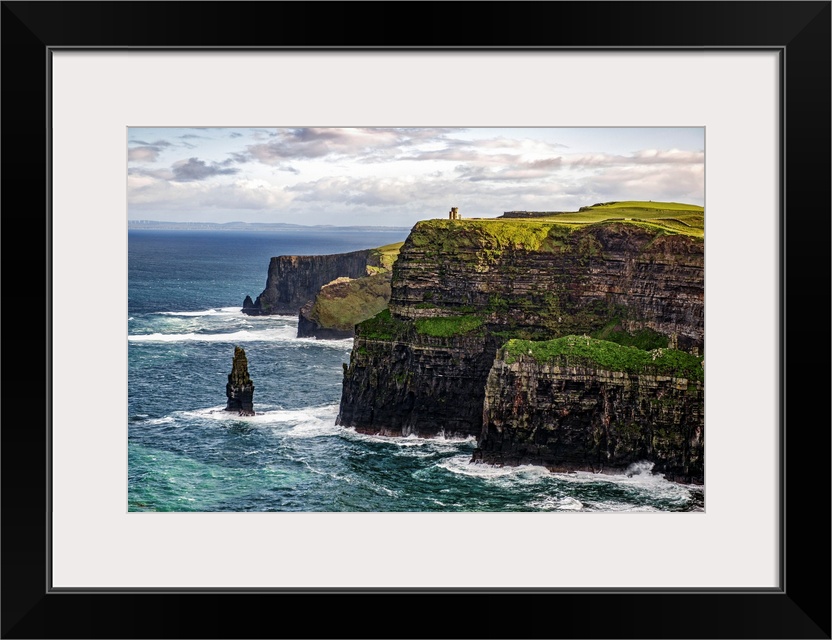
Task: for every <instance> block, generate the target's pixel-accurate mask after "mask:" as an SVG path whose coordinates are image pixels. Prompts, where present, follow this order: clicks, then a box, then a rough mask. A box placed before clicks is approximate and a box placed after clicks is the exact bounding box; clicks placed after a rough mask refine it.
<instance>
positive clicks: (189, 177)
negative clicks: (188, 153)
mask: <svg viewBox="0 0 832 640" xmlns="http://www.w3.org/2000/svg"><path fill="white" fill-rule="evenodd" d="M231 162H232V160H230V159H229V160H226V161H224V162H212V163H211V164H210V165H209V164H207V163H206V162H205V161H204V160H200V159H199V158H188V159H187V160H179V161H178V162H174V163H173V166H172V167H171V170H172V171H173V178H172V179H173V180H175V181H177V182H192V181H194V180H206V179H207V178H212V177H214V176H224V175H232V174H235V173H237V172H239V169H235V168H233V167H229V166H228V165H229V164H230V163H231Z"/></svg>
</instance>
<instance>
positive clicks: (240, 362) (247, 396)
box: [225, 347, 254, 416]
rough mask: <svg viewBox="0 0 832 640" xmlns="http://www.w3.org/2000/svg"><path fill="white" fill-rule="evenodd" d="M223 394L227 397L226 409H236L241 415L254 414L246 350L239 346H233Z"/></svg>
mask: <svg viewBox="0 0 832 640" xmlns="http://www.w3.org/2000/svg"><path fill="white" fill-rule="evenodd" d="M225 395H226V396H227V397H228V403H227V404H226V407H225V410H226V411H236V412H237V413H238V414H240V415H241V416H253V415H254V383H253V382H252V381H251V378H250V377H249V374H248V359H247V358H246V352H245V351H244V350H243V349H241V348H240V347H234V359H233V360H232V362H231V373H229V374H228V383H227V384H226V385H225Z"/></svg>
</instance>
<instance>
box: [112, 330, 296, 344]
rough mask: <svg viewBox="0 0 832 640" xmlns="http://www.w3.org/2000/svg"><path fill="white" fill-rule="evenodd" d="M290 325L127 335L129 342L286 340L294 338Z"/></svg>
mask: <svg viewBox="0 0 832 640" xmlns="http://www.w3.org/2000/svg"><path fill="white" fill-rule="evenodd" d="M294 332H295V330H294V329H293V328H291V327H278V328H274V329H263V330H259V331H250V330H245V329H244V330H242V331H233V332H230V333H193V332H191V333H144V334H133V335H129V336H127V339H128V340H129V341H130V342H233V343H238V342H288V341H291V340H294V339H296V338H295V337H294V336H293V335H292V334H294Z"/></svg>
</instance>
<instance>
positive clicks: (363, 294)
mask: <svg viewBox="0 0 832 640" xmlns="http://www.w3.org/2000/svg"><path fill="white" fill-rule="evenodd" d="M389 300H390V275H389V273H387V272H384V273H380V274H378V275H372V276H365V277H364V278H355V279H354V280H348V281H345V282H341V283H337V284H333V285H330V286H325V287H322V288H321V290H320V292H319V293H318V296H317V298H315V304H314V306H313V307H312V311H311V316H312V317H313V318H314V319H315V320H317V322H318V324H320V325H321V326H322V327H327V328H331V329H339V330H341V331H350V330H351V329H352V328H353V327H354V326H355V325H356V324H358V323H359V322H362V321H364V320H366V319H368V318H371V317H373V316H375V315H376V314H377V313H379V312H380V311H381V310H382V309H385V308H386V307H387V304H388V301H389Z"/></svg>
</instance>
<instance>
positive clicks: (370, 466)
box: [127, 228, 704, 513]
mask: <svg viewBox="0 0 832 640" xmlns="http://www.w3.org/2000/svg"><path fill="white" fill-rule="evenodd" d="M406 236H407V230H403V229H390V230H372V231H368V230H349V231H345V230H335V229H320V228H318V229H316V228H310V229H309V230H287V231H282V232H279V233H278V232H243V231H150V230H131V231H130V232H129V245H128V262H129V265H128V269H129V276H128V277H129V282H128V296H129V300H128V318H127V333H128V336H127V340H128V415H127V449H128V505H127V508H128V510H129V511H166V512H172V511H189V512H217V511H306V512H311V511H315V512H320V511H356V512H357V511H365V512H366V511H371V512H394V511H411V512H429V511H463V512H473V511H545V512H572V513H574V512H608V511H621V512H633V511H646V512H656V511H702V510H703V508H704V507H703V488H702V487H694V486H686V485H681V484H676V483H672V482H668V481H666V480H664V479H663V478H661V477H660V476H658V475H653V474H652V473H651V465H650V463H641V464H637V465H633V466H632V467H631V468H630V469H629V470H628V473H626V474H622V475H617V476H613V475H601V474H597V475H596V474H592V473H570V474H553V473H550V472H548V471H547V470H545V469H544V468H542V467H536V466H522V467H512V468H507V467H506V468H499V467H492V466H488V465H482V464H471V463H470V462H469V460H470V458H471V454H472V452H473V451H474V448H475V445H476V443H475V442H474V440H473V439H468V440H454V439H445V438H437V439H419V438H387V437H376V436H366V435H362V434H358V433H356V432H355V431H354V430H353V429H349V428H345V427H340V426H336V424H335V419H336V417H337V415H338V404H339V401H340V397H341V382H342V377H343V369H342V365H343V364H344V363H347V362H348V361H349V356H350V350H351V348H352V340H351V339H349V340H315V339H312V338H298V337H297V322H298V321H297V316H265V317H250V316H246V315H244V314H243V313H242V312H241V311H240V307H241V306H242V301H243V298H244V297H245V296H246V295H247V294H248V295H251V297H252V299H253V298H255V297H256V296H257V295H258V294H259V293H260V292H261V291H262V290H263V288H264V286H265V283H266V274H267V270H268V266H269V259H270V258H271V257H272V256H277V255H285V254H293V255H311V254H327V253H340V252H345V251H354V250H357V249H367V248H372V247H377V246H382V245H385V244H390V243H392V242H399V241H401V240H404V239H405V237H406ZM235 345H238V346H240V347H242V348H243V349H245V352H246V356H247V358H248V364H249V373H250V375H251V378H252V380H253V382H254V410H255V412H256V415H255V416H252V417H240V416H238V415H237V414H236V413H232V412H226V411H224V408H225V403H226V396H225V384H226V381H227V377H228V374H229V373H230V371H231V362H232V356H233V354H234V346H235Z"/></svg>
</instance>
